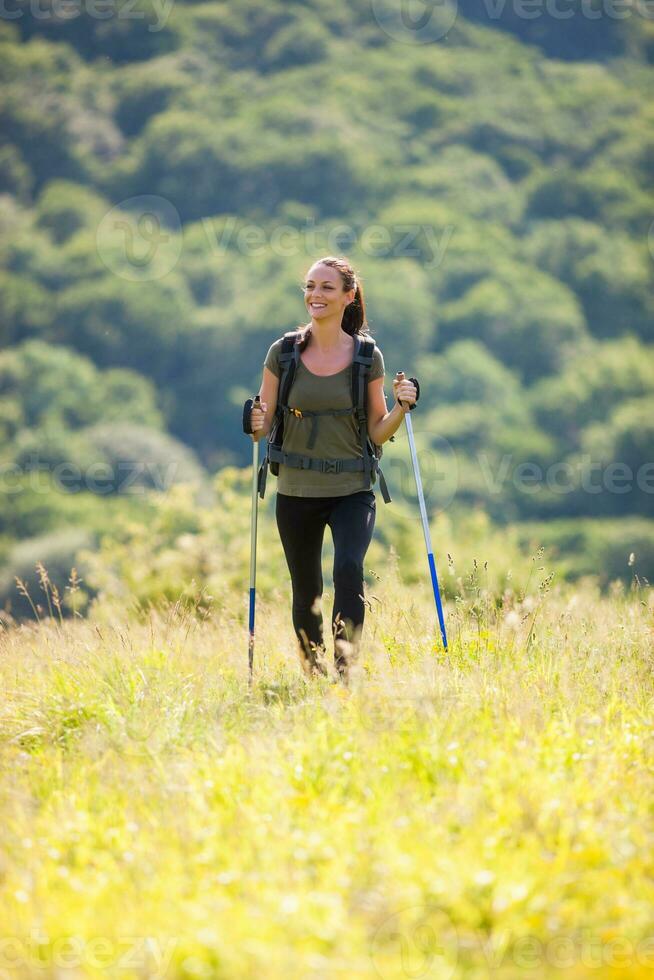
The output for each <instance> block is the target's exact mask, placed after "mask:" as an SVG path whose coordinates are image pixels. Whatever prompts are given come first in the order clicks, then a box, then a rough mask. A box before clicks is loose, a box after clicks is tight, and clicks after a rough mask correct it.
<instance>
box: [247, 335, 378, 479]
mask: <svg viewBox="0 0 654 980" xmlns="http://www.w3.org/2000/svg"><path fill="white" fill-rule="evenodd" d="M282 342H283V337H280V338H279V340H276V341H275V342H274V344H272V345H271V346H270V349H269V350H268V353H267V354H266V359H265V361H264V367H267V368H268V370H269V371H272V373H273V374H274V375H275V377H277V378H279V377H280V376H281V371H280V367H279V355H280V352H281V348H282ZM383 377H384V358H383V356H382V352H381V351H380V349H379V348H378V347H377V346H375V348H374V351H373V357H372V365H371V367H370V374H369V375H368V381H375V380H376V379H377V378H383ZM288 404H289V405H290V407H291V408H299V409H301V410H302V409H303V410H304V411H307V412H321V411H324V410H325V409H332V408H333V409H339V408H350V407H351V406H352V365H351V364H350V365H349V366H348V367H345V368H343V370H342V371H338V372H337V373H336V374H328V375H327V376H326V377H323V376H321V375H318V374H314V373H313V372H312V371H309V369H308V368H307V367H306V366H305V364H304V363H303V362H302V359H300V362H299V364H298V366H297V370H296V372H295V377H294V378H293V384H292V385H291V390H290V392H289V396H288ZM313 424H316V425H317V427H318V428H317V437H316V442H315V446H314V448H313V449H307V443H308V441H309V436H310V434H311V427H312V425H313ZM282 448H283V450H284V452H285V453H300V454H301V455H302V456H311V457H312V458H314V459H346V458H350V459H352V458H358V459H361V457H362V453H361V440H360V437H359V427H358V425H357V422H356V419H355V417H354V414H352V415H320V416H319V417H318V418H317V419H313V418H304V419H299V418H297V417H296V416H295V415H286V416H285V417H284V443H283V447H282ZM371 489H372V487H371V483H370V480H369V479H368V478H367V477H366V474H365V473H364V472H363V471H361V472H358V471H357V472H354V473H320V472H319V471H318V470H301V469H295V468H294V467H292V466H284V464H283V463H280V464H279V476H278V477H277V490H278V492H279V493H282V494H288V496H290V497H341V496H345V495H346V494H349V493H356V492H357V490H371Z"/></svg>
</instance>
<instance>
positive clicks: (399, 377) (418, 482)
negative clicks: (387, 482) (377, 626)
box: [395, 371, 447, 653]
mask: <svg viewBox="0 0 654 980" xmlns="http://www.w3.org/2000/svg"><path fill="white" fill-rule="evenodd" d="M395 378H396V380H397V381H403V380H404V372H403V371H398V372H397V374H396V376H395ZM410 380H413V379H410ZM398 401H399V399H398ZM401 404H402V402H400V405H401ZM404 418H405V421H406V430H407V435H408V436H409V449H410V450H411V462H412V463H413V475H414V477H415V480H416V490H417V491H418V504H419V506H420V517H421V519H422V530H423V534H424V535H425V544H426V545H427V561H428V562H429V571H430V574H431V584H432V588H433V590H434V599H435V601H436V612H437V613H438V624H439V626H440V630H441V639H442V640H443V647H444V649H445V652H446V653H447V634H446V632H445V618H444V616H443V606H442V604H441V594H440V590H439V588H438V576H437V575H436V563H435V562H434V552H433V550H432V546H431V534H430V533H429V521H428V520H427V510H426V508H425V498H424V495H423V492H422V480H421V479H420V469H419V468H418V456H417V454H416V444H415V442H414V439H413V422H412V421H411V413H410V412H405V413H404Z"/></svg>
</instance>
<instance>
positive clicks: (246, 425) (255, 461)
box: [243, 395, 261, 688]
mask: <svg viewBox="0 0 654 980" xmlns="http://www.w3.org/2000/svg"><path fill="white" fill-rule="evenodd" d="M260 401H261V399H260V397H259V395H256V396H255V398H254V402H252V401H251V400H250V399H248V401H247V402H246V403H245V409H244V415H243V429H244V431H245V432H248V431H249V432H251V431H252V430H251V428H250V422H249V413H250V411H251V409H252V406H253V404H254V405H256V406H257V408H258V407H259V402H260ZM258 476H259V440H258V439H253V440H252V511H251V515H252V516H251V519H250V612H249V616H248V630H249V639H248V687H250V688H251V687H252V668H253V665H254V608H255V602H256V596H257V590H256V575H257V512H258V499H257V494H258V489H259V488H258Z"/></svg>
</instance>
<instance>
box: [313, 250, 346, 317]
mask: <svg viewBox="0 0 654 980" xmlns="http://www.w3.org/2000/svg"><path fill="white" fill-rule="evenodd" d="M355 292H356V291H355V290H354V289H350V290H348V291H347V292H344V291H343V280H342V278H341V274H340V272H339V271H338V269H333V268H332V267H331V265H320V264H318V265H313V266H312V267H311V268H310V269H309V271H308V272H307V275H306V278H305V280H304V302H305V304H306V307H307V310H308V311H309V313H310V314H311V316H312V317H313V318H314V319H316V320H321V319H323V318H324V317H331V316H333V315H334V314H335V313H342V312H343V310H344V309H345V307H346V306H347V305H348V303H351V302H352V300H353V299H354V296H355Z"/></svg>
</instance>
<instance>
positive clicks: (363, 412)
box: [258, 330, 394, 503]
mask: <svg viewBox="0 0 654 980" xmlns="http://www.w3.org/2000/svg"><path fill="white" fill-rule="evenodd" d="M305 336H306V331H305V330H289V331H288V332H287V333H285V334H284V338H283V341H282V347H281V352H280V356H279V366H280V369H281V375H280V383H279V393H278V396H277V407H276V409H275V416H274V418H273V422H272V426H271V429H270V434H269V436H268V446H267V450H266V456H265V458H264V461H263V463H262V464H261V466H260V468H259V475H258V489H259V496H260V497H261V499H263V496H264V494H265V491H266V474H267V469H268V467H270V472H271V473H272V474H273V476H278V475H279V464H280V463H283V464H284V465H285V466H292V467H296V468H299V469H311V470H319V471H320V472H321V473H341V472H357V471H363V472H365V474H366V476H368V477H369V479H370V482H371V483H375V481H376V479H377V477H379V486H380V489H381V492H382V496H383V498H384V501H385V503H390V500H391V495H390V493H389V492H388V487H387V485H386V480H385V479H384V474H383V473H382V471H381V467H380V466H379V460H380V459H381V456H382V452H383V450H382V447H381V446H377V445H376V444H375V443H373V442H372V441H371V439H370V437H369V436H368V424H367V405H366V396H367V390H368V388H367V385H368V375H369V374H370V368H371V365H372V356H373V352H374V349H375V342H374V340H372V338H370V339H366V338H365V337H364V336H362V335H361V334H356V333H355V334H354V335H353V336H354V357H353V359H352V369H351V371H352V407H351V408H343V409H334V410H328V411H323V412H303V411H301V410H300V409H297V408H291V407H290V406H289V404H288V397H289V393H290V390H291V385H292V384H293V379H294V377H295V372H296V370H297V366H298V364H299V361H300V351H301V350H302V341H303V339H304V338H305ZM288 414H292V415H295V416H297V417H298V418H310V419H311V420H312V423H311V425H312V427H311V434H310V437H309V440H308V442H307V449H313V447H314V445H315V440H316V435H317V422H316V419H317V417H318V416H320V415H351V414H354V416H355V418H356V420H357V423H358V426H359V436H360V439H361V450H362V453H363V458H358V459H315V458H314V457H311V456H302V455H301V454H300V453H286V452H284V450H283V448H282V445H283V441H284V419H285V417H286V415H288ZM393 439H394V437H393V436H391V440H393Z"/></svg>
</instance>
